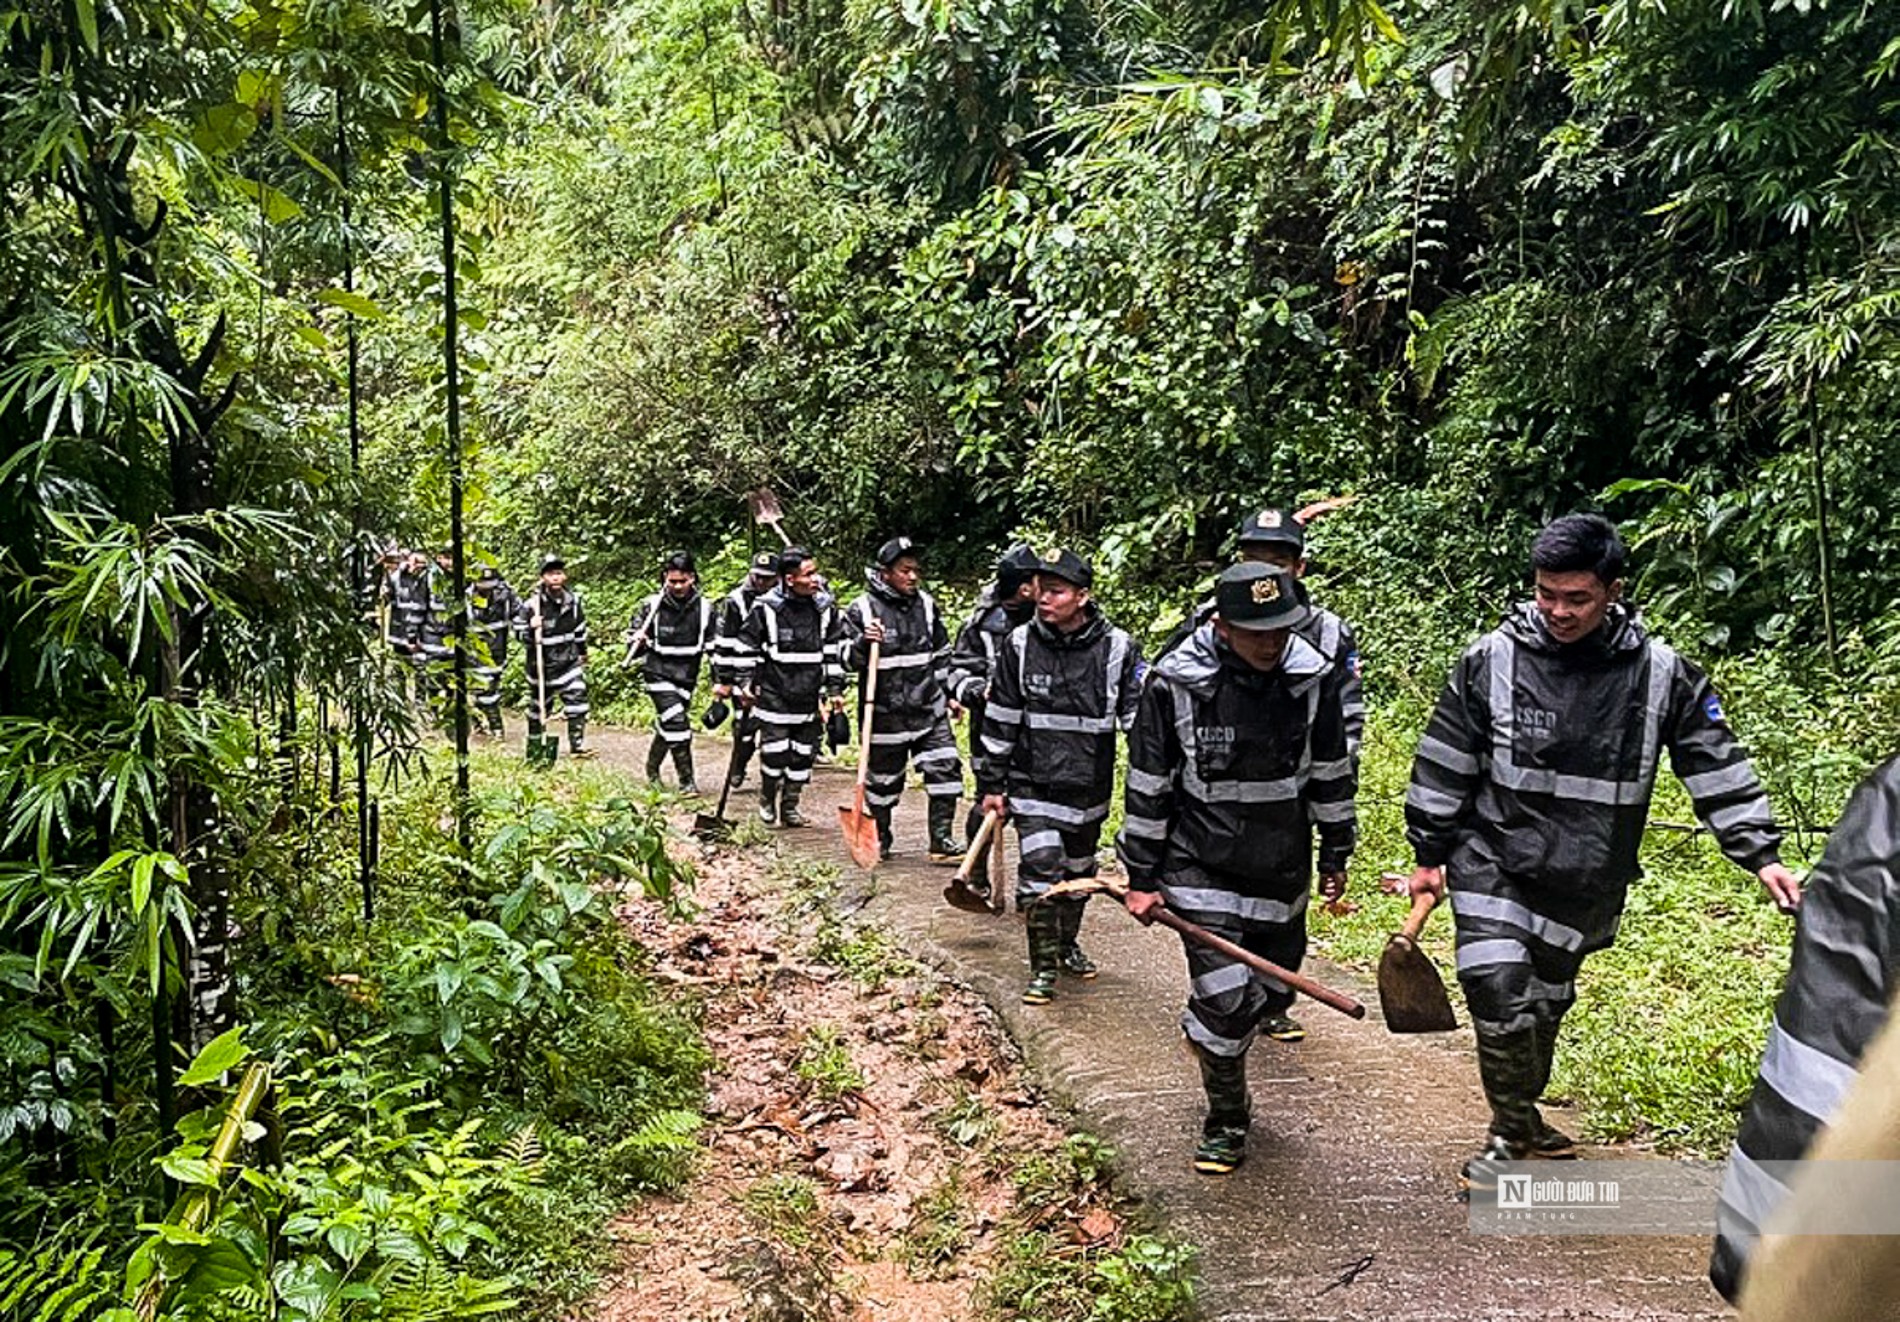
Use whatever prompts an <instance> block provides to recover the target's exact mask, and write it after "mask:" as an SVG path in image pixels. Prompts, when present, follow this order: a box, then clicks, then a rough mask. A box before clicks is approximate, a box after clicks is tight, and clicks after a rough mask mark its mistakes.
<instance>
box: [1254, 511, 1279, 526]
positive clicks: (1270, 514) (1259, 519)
mask: <svg viewBox="0 0 1900 1322" xmlns="http://www.w3.org/2000/svg"><path fill="white" fill-rule="evenodd" d="M1254 522H1255V523H1258V524H1259V525H1260V526H1261V527H1262V528H1278V527H1279V526H1280V511H1279V510H1261V511H1260V513H1259V514H1258V515H1256V516H1255V517H1254Z"/></svg>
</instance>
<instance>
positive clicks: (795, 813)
mask: <svg viewBox="0 0 1900 1322" xmlns="http://www.w3.org/2000/svg"><path fill="white" fill-rule="evenodd" d="M804 793H805V787H804V786H803V785H801V784H800V783H799V782H797V781H795V780H788V781H786V782H785V788H784V789H783V790H782V791H780V793H779V800H778V824H779V825H780V826H803V825H805V814H804V813H802V812H800V811H799V810H798V801H799V799H800V798H802V797H803V796H804Z"/></svg>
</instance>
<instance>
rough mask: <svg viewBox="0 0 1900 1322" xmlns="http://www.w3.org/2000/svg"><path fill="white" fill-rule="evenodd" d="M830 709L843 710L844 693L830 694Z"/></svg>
mask: <svg viewBox="0 0 1900 1322" xmlns="http://www.w3.org/2000/svg"><path fill="white" fill-rule="evenodd" d="M831 710H833V711H843V710H844V694H842V693H834V694H832V695H831Z"/></svg>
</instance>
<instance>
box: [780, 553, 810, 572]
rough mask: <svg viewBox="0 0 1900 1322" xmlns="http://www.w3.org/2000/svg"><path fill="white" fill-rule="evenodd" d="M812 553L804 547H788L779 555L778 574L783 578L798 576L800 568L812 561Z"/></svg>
mask: <svg viewBox="0 0 1900 1322" xmlns="http://www.w3.org/2000/svg"><path fill="white" fill-rule="evenodd" d="M811 558H812V555H811V552H810V551H807V550H806V549H805V548H804V547H802V546H788V547H786V548H785V549H784V550H783V551H780V552H779V553H778V572H779V575H780V576H781V577H783V576H784V575H786V574H796V573H797V572H798V567H799V566H800V565H802V564H804V563H805V562H806V561H807V560H809V559H811Z"/></svg>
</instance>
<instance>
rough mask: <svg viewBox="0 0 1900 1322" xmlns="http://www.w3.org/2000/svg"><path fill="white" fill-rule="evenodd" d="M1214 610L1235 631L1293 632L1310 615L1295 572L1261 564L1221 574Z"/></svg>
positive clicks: (1231, 567)
mask: <svg viewBox="0 0 1900 1322" xmlns="http://www.w3.org/2000/svg"><path fill="white" fill-rule="evenodd" d="M1214 608H1215V610H1216V611H1217V612H1218V613H1219V615H1220V617H1221V619H1223V620H1225V621H1227V623H1228V624H1229V625H1230V626H1231V627H1233V628H1235V629H1290V628H1292V627H1293V626H1294V625H1296V624H1299V623H1301V622H1302V621H1303V620H1305V619H1306V617H1307V615H1308V614H1310V612H1309V611H1308V609H1307V605H1306V594H1305V593H1303V592H1301V591H1300V581H1299V580H1298V579H1297V578H1295V577H1293V573H1292V571H1291V570H1287V569H1276V568H1275V567H1274V566H1272V565H1262V564H1245V565H1233V566H1230V567H1229V568H1227V569H1224V570H1222V571H1221V576H1220V579H1219V581H1218V582H1217V583H1216V584H1215V585H1214Z"/></svg>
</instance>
